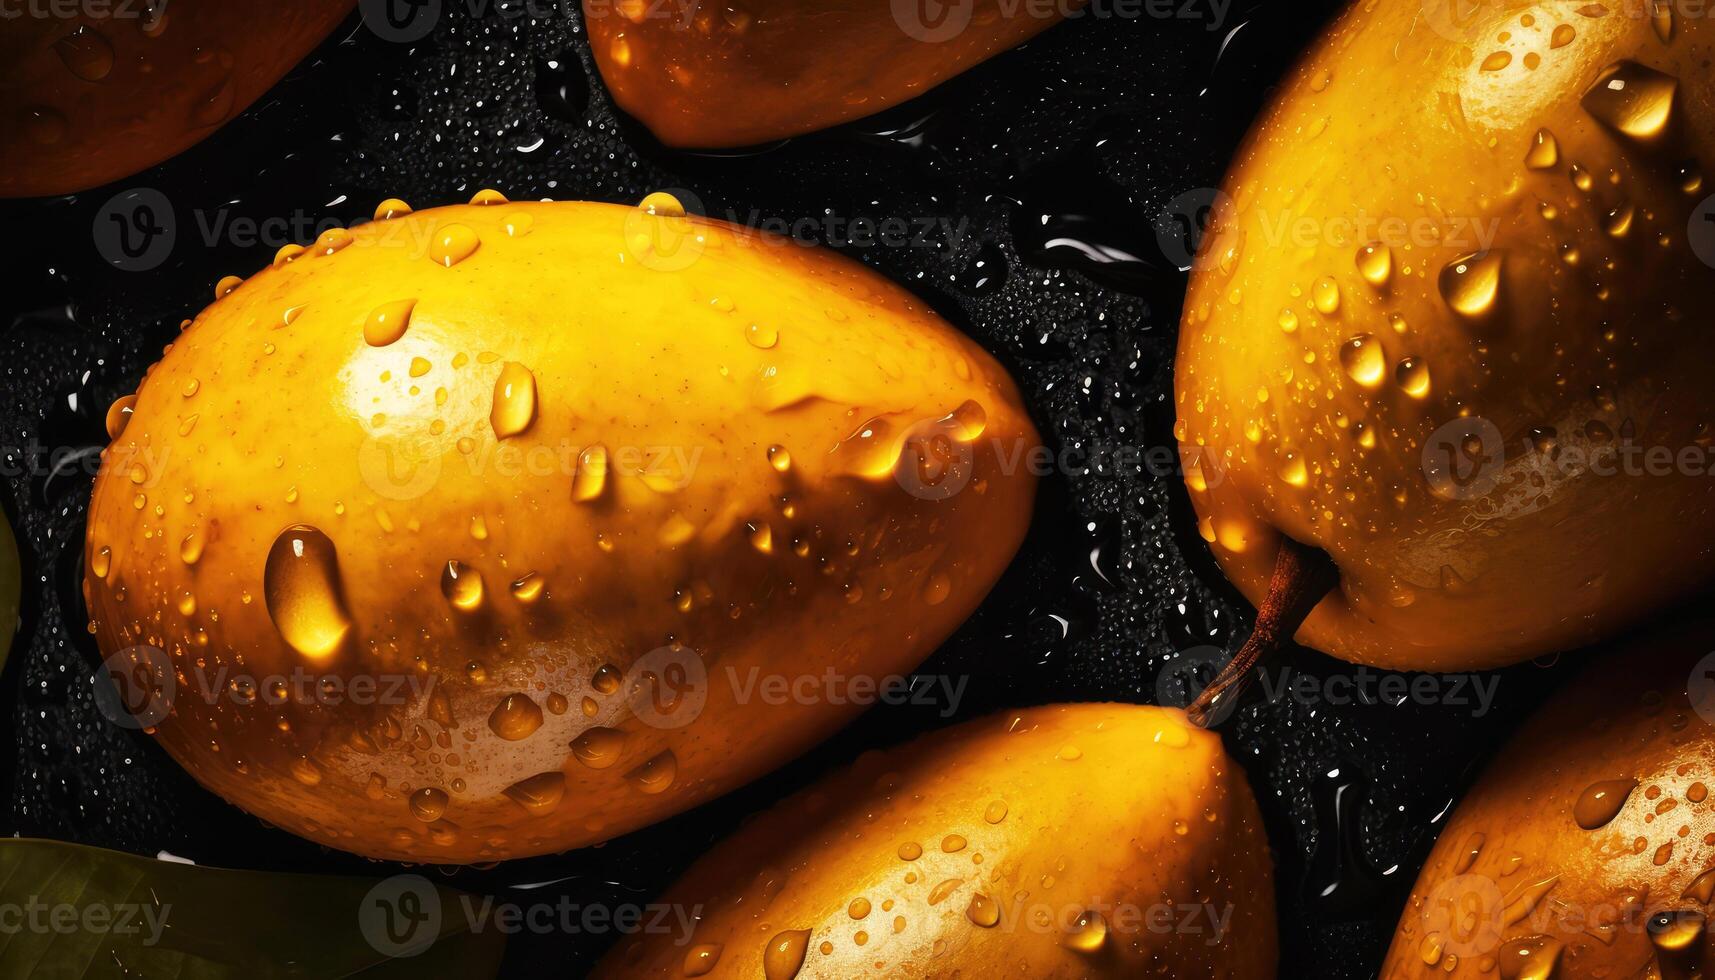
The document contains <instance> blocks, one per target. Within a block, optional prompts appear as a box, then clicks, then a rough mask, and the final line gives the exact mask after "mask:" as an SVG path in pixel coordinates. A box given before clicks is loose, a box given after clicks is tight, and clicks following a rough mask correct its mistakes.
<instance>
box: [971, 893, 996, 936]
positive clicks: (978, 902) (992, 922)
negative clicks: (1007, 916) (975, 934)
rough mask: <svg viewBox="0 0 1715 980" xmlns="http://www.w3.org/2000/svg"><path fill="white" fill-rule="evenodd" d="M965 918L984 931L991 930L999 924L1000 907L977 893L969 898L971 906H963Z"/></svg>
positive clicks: (992, 900)
mask: <svg viewBox="0 0 1715 980" xmlns="http://www.w3.org/2000/svg"><path fill="white" fill-rule="evenodd" d="M965 918H967V919H970V920H971V921H972V922H974V923H976V924H977V925H979V926H981V927H982V928H984V929H993V928H994V927H995V926H996V925H998V924H999V923H1000V905H999V904H998V903H996V902H995V900H994V899H992V898H989V897H988V896H987V895H984V894H982V893H981V892H978V893H976V894H974V895H972V896H971V904H969V905H967V906H965Z"/></svg>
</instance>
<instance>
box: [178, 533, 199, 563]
mask: <svg viewBox="0 0 1715 980" xmlns="http://www.w3.org/2000/svg"><path fill="white" fill-rule="evenodd" d="M202 548H203V538H202V535H200V534H198V533H197V532H195V531H192V532H191V533H189V534H187V535H185V537H184V540H183V541H180V542H179V560H180V561H182V562H184V563H185V564H187V565H195V564H196V563H197V562H199V561H201V560H202Z"/></svg>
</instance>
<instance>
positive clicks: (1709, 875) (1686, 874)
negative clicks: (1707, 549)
mask: <svg viewBox="0 0 1715 980" xmlns="http://www.w3.org/2000/svg"><path fill="white" fill-rule="evenodd" d="M1712 639H1715V631H1712V624H1711V623H1710V622H1709V621H1708V620H1707V619H1703V620H1699V621H1693V622H1688V623H1682V624H1678V625H1675V626H1672V627H1669V628H1667V629H1662V630H1656V631H1654V632H1652V633H1650V634H1646V635H1643V636H1640V637H1638V638H1636V639H1634V640H1632V641H1630V642H1627V643H1623V644H1620V645H1619V646H1618V647H1617V648H1616V649H1614V650H1612V651H1610V652H1609V653H1608V654H1607V655H1606V656H1604V657H1602V658H1600V659H1599V660H1598V661H1596V662H1595V663H1594V664H1592V665H1591V666H1590V667H1589V668H1588V669H1586V671H1585V672H1584V673H1583V674H1582V675H1581V676H1580V677H1578V678H1577V679H1576V680H1575V681H1574V682H1573V683H1572V684H1570V685H1569V686H1568V687H1567V688H1565V689H1564V690H1562V691H1560V692H1559V693H1557V694H1556V695H1555V696H1554V698H1553V699H1552V700H1550V701H1549V702H1548V704H1546V705H1545V706H1544V707H1543V708H1542V709H1541V710H1539V711H1538V712H1537V713H1536V714H1535V715H1534V716H1532V717H1531V718H1530V719H1529V720H1528V721H1527V722H1526V724H1525V725H1524V727H1523V728H1522V729H1520V730H1519V732H1518V733H1517V734H1516V735H1515V736H1514V737H1513V738H1512V740H1511V741H1510V742H1508V743H1507V745H1506V746H1505V747H1504V748H1503V749H1502V750H1501V752H1500V754H1499V755H1498V756H1497V757H1496V758H1495V759H1494V761H1493V762H1491V763H1490V764H1489V767H1488V769H1487V771H1485V772H1484V773H1483V775H1482V778H1481V779H1479V780H1478V782H1477V784H1476V785H1475V786H1473V787H1472V788H1471V790H1470V792H1469V793H1467V794H1466V795H1465V798H1464V799H1463V800H1462V801H1460V803H1459V806H1458V809H1456V810H1455V811H1454V813H1453V817H1452V819H1451V820H1449V821H1448V823H1447V826H1446V828H1445V829H1443V830H1442V831H1441V835H1440V837H1439V838H1438V839H1437V840H1436V842H1435V849H1434V851H1433V852H1432V853H1431V854H1430V855H1429V860H1428V862H1427V863H1425V865H1424V867H1423V870H1422V872H1421V873H1420V874H1419V875H1418V879H1417V884H1416V885H1415V886H1414V887H1413V889H1412V893H1411V898H1410V900H1409V903H1408V904H1407V906H1406V908H1405V911H1404V913H1403V914H1402V915H1401V916H1400V920H1399V928H1398V930H1397V931H1396V932H1395V934H1394V939H1393V945H1392V947H1391V948H1390V949H1389V950H1388V956H1387V962H1386V965H1385V966H1384V968H1383V970H1382V974H1381V975H1382V976H1383V977H1389V978H1393V977H1426V978H1427V977H1487V978H1491V980H1492V978H1494V977H1496V976H1497V973H1496V967H1497V965H1498V976H1499V977H1501V978H1507V980H1511V978H1528V977H1543V978H1546V977H1572V976H1588V977H1603V976H1609V977H1645V976H1649V977H1663V978H1676V977H1691V976H1707V975H1708V973H1709V971H1710V970H1711V969H1712V968H1715V957H1711V955H1710V952H1709V949H1710V946H1709V942H1708V937H1707V934H1706V920H1707V917H1708V915H1709V903H1710V900H1711V898H1712V897H1715V856H1712V855H1711V853H1710V844H1711V842H1712V841H1715V813H1712V809H1715V807H1712V805H1711V802H1710V800H1709V784H1710V782H1711V780H1712V777H1715V727H1712V726H1715V680H1712V678H1715V662H1712V661H1711V655H1710V653H1709V650H1710V646H1711V640H1712Z"/></svg>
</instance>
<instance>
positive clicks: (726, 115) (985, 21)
mask: <svg viewBox="0 0 1715 980" xmlns="http://www.w3.org/2000/svg"><path fill="white" fill-rule="evenodd" d="M931 6H934V5H933V4H931ZM583 9H584V24H585V26H586V27H588V29H589V35H590V49H591V51H592V52H593V53H594V54H595V61H596V65H597V67H598V68H599V69H600V70H601V76H602V79H603V80H604V81H605V82H606V83H607V88H608V91H609V92H611V93H612V94H613V99H614V101H615V102H616V103H618V105H619V107H620V108H622V109H624V110H625V111H626V112H627V113H629V114H631V115H632V116H633V117H635V118H636V119H638V120H640V121H641V122H642V123H643V125H645V126H647V127H648V128H649V131H650V132H651V133H653V134H655V137H656V138H657V139H659V140H660V141H661V142H662V143H664V144H666V145H668V146H675V147H704V148H710V149H715V148H722V147H735V146H748V145H751V144H755V143H765V142H768V141H770V140H777V139H781V138H784V137H788V136H798V135H801V134H803V133H811V132H815V131H816V130H819V129H826V128H828V127H829V126H834V125H838V124H840V123H844V122H850V121H852V120H854V119H861V118H863V117H864V116H869V115H873V114H875V113H877V112H880V111H881V110H883V109H886V108H888V107H889V106H894V105H898V104H899V103H901V102H904V101H906V100H908V99H912V98H915V97H917V96H919V95H922V94H923V93H924V92H927V91H928V90H929V89H931V88H934V87H935V86H936V85H939V84H941V83H942V82H944V81H946V80H947V79H949V78H952V77H953V76H955V75H958V74H959V73H961V72H963V71H965V70H967V69H969V68H971V67H973V66H975V65H977V64H980V63H981V62H984V61H987V60H988V59H989V58H992V57H994V56H995V55H997V54H999V53H1001V52H1002V51H1006V50H1007V49H1009V48H1014V47H1017V46H1018V45H1020V44H1023V43H1024V42H1025V41H1028V40H1029V39H1031V38H1032V37H1035V36H1036V35H1037V34H1039V33H1041V32H1042V31H1045V30H1047V29H1048V28H1050V27H1052V26H1054V25H1055V24H1056V23H1058V22H1059V20H1060V16H1059V14H1058V12H1057V11H1058V10H1059V9H1060V8H1059V5H1056V12H1055V14H1054V15H1053V16H1034V15H1032V14H1031V13H1029V12H1027V10H1026V8H1024V7H1022V6H1017V7H1014V6H1009V5H1006V4H1003V3H1000V2H999V0H975V2H973V3H970V4H951V5H947V6H946V7H944V8H941V9H943V10H945V11H947V12H948V13H949V20H948V21H946V22H945V23H944V24H943V22H939V21H936V22H924V23H921V26H920V22H919V20H918V18H917V17H915V16H914V15H913V14H912V13H910V11H915V10H919V9H921V8H920V7H919V6H918V5H917V4H916V3H915V2H914V0H913V2H898V3H892V4H889V3H878V2H873V0H818V2H816V3H813V4H804V3H797V2H792V0H759V2H755V3H748V4H746V5H745V6H744V7H743V8H742V9H740V8H722V7H717V6H711V5H700V6H696V7H695V8H694V9H692V8H686V7H685V6H683V5H680V4H671V3H655V2H650V0H583ZM895 10H902V11H907V12H906V13H905V14H903V15H902V16H903V17H904V21H903V25H902V21H901V20H899V19H896V16H895V13H894V11H895ZM960 11H963V12H965V13H968V16H969V21H968V23H967V24H966V26H965V27H964V29H963V30H959V31H957V32H953V33H951V36H949V37H945V39H943V40H923V39H922V38H925V37H941V36H942V34H943V32H944V31H945V30H947V29H948V28H950V27H953V26H956V25H957V24H958V23H959V21H960V20H961V19H962V16H961V15H960V14H959V13H958V12H960Z"/></svg>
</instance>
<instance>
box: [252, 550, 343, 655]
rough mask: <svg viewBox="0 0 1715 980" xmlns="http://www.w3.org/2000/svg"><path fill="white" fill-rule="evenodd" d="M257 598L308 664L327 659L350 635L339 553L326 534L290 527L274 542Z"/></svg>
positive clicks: (291, 645) (278, 628)
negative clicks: (340, 580)
mask: <svg viewBox="0 0 1715 980" xmlns="http://www.w3.org/2000/svg"><path fill="white" fill-rule="evenodd" d="M262 594H263V598H264V600H265V602H266V604H267V606H268V615H269V616H270V617H271V618H272V619H273V621H274V628H275V629H277V630H278V631H279V632H280V638H281V639H283V640H285V641H286V644H287V645H288V646H290V647H291V648H292V649H293V650H296V651H297V652H298V653H300V654H302V655H303V656H305V657H308V658H310V659H312V660H323V659H326V658H327V657H330V656H332V655H333V654H334V652H335V651H337V650H338V649H339V647H340V645H341V644H342V643H344V642H345V637H346V634H347V633H348V632H350V631H351V617H350V615H349V614H348V613H347V612H346V610H345V599H344V596H343V594H342V593H341V591H340V582H339V555H338V553H337V551H336V550H335V549H334V544H333V542H332V541H330V540H329V539H328V536H327V535H325V534H323V533H322V532H321V531H320V530H318V529H316V528H313V527H310V526H309V525H306V524H296V525H293V526H291V527H288V528H286V529H285V530H284V531H281V532H280V535H279V537H277V538H275V539H274V546H273V547H272V548H270V549H269V551H268V561H267V564H266V566H265V567H264V569H263V574H262Z"/></svg>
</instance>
